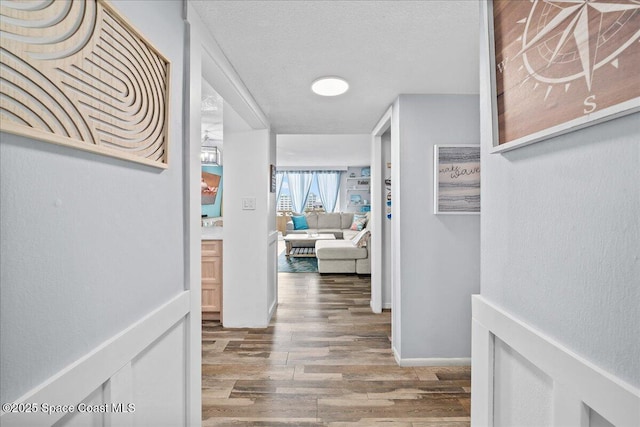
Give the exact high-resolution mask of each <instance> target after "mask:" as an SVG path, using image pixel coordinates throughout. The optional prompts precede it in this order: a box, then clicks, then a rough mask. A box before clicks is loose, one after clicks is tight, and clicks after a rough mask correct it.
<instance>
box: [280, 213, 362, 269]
mask: <svg viewBox="0 0 640 427" xmlns="http://www.w3.org/2000/svg"><path fill="white" fill-rule="evenodd" d="M353 215H354V213H353V212H340V213H325V212H320V213H316V212H310V213H307V214H305V216H306V218H307V225H308V226H309V228H308V229H306V230H295V229H294V227H293V222H292V221H291V220H289V221H288V222H287V227H286V232H285V233H284V235H287V234H306V233H307V232H311V233H321V234H329V233H332V234H333V235H334V236H335V237H336V240H318V241H317V242H311V243H307V242H300V243H299V244H300V245H301V246H304V245H314V244H315V248H316V257H317V258H318V272H320V273H357V274H371V265H370V262H369V250H368V248H367V247H358V246H357V245H356V244H355V243H354V242H353V240H352V239H353V238H354V237H356V236H357V235H358V233H360V231H359V230H351V224H352V223H353ZM369 217H370V214H369V213H367V221H368V219H369ZM365 228H366V227H365Z"/></svg>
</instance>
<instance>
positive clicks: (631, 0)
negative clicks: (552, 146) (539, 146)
mask: <svg viewBox="0 0 640 427" xmlns="http://www.w3.org/2000/svg"><path fill="white" fill-rule="evenodd" d="M492 7H493V10H492V13H491V14H490V17H489V19H490V21H489V22H491V21H492V24H493V25H492V26H491V25H490V32H492V34H493V39H494V48H495V64H493V66H494V67H495V68H494V70H493V73H494V75H495V88H494V89H495V93H494V97H495V98H494V103H495V104H496V109H497V111H496V116H497V117H496V120H497V128H498V129H497V130H498V138H497V141H496V145H498V144H512V145H513V144H516V143H527V142H535V141H537V140H542V139H545V138H548V137H551V136H555V135H558V134H561V133H565V132H569V131H572V130H575V129H578V128H581V127H584V126H587V125H591V124H595V123H599V122H601V121H603V120H607V119H611V118H615V117H618V116H621V115H624V114H629V113H632V112H635V111H638V110H640V77H639V73H638V70H639V69H640V3H638V1H635V0H589V1H587V0H576V1H563V0H544V1H543V0H532V1H509V0H493V2H492Z"/></svg>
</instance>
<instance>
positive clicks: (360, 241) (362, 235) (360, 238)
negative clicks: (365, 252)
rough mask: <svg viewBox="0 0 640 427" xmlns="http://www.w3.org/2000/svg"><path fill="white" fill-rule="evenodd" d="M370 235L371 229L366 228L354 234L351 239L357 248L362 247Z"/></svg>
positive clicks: (365, 244)
mask: <svg viewBox="0 0 640 427" xmlns="http://www.w3.org/2000/svg"><path fill="white" fill-rule="evenodd" d="M370 235H371V231H370V230H369V229H367V228H365V229H364V230H362V231H361V232H359V233H358V234H356V235H355V236H354V237H353V239H351V241H352V242H353V244H354V245H356V246H357V247H359V248H364V247H365V246H367V241H368V240H369V236H370Z"/></svg>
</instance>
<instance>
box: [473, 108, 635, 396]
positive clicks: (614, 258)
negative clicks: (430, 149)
mask: <svg viewBox="0 0 640 427" xmlns="http://www.w3.org/2000/svg"><path fill="white" fill-rule="evenodd" d="M488 146H489V144H488V142H487V141H485V144H484V147H483V148H484V154H483V156H484V160H483V166H482V167H483V178H484V181H483V189H486V191H483V194H482V197H483V206H482V209H483V219H484V221H483V224H482V234H483V236H484V238H483V242H482V253H483V260H482V295H483V296H485V297H486V298H487V299H489V300H491V301H494V302H496V303H497V304H499V305H500V306H502V307H504V308H505V309H507V310H509V311H510V312H512V313H513V314H515V315H517V316H518V317H520V318H522V319H523V320H524V321H526V322H527V323H529V324H531V325H533V326H534V327H536V328H538V329H540V330H541V331H544V332H546V333H548V334H549V335H551V336H552V337H554V338H556V339H558V341H560V342H561V343H564V344H566V345H567V346H568V347H569V348H571V349H573V350H574V351H576V352H577V353H578V354H581V355H584V356H586V357H587V358H588V359H589V360H591V361H593V362H594V363H595V364H596V365H598V366H601V367H602V368H604V369H605V370H606V371H609V372H611V373H613V374H615V375H616V376H618V377H620V378H622V379H624V380H626V381H628V382H630V383H631V384H634V385H636V386H639V385H640V359H639V358H638V357H634V355H636V356H637V355H638V354H640V340H638V339H637V337H638V336H640V304H638V301H640V287H639V286H638V280H639V278H640V259H639V257H638V256H639V254H640V219H639V218H640V216H639V212H640V167H639V166H640V115H638V114H636V115H634V116H630V117H625V118H621V119H617V120H615V121H611V122H608V123H605V124H602V125H598V126H595V127H591V128H587V129H584V130H582V131H578V132H574V133H571V134H569V135H564V136H561V137H558V138H554V139H552V140H549V141H547V142H542V143H538V144H535V145H532V146H529V147H524V148H521V149H518V150H515V151H511V152H507V153H504V154H487V147H488ZM498 216H499V218H498Z"/></svg>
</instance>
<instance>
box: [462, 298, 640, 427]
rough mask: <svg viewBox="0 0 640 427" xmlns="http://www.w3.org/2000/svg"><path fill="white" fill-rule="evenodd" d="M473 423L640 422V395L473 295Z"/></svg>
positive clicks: (582, 425)
mask: <svg viewBox="0 0 640 427" xmlns="http://www.w3.org/2000/svg"><path fill="white" fill-rule="evenodd" d="M472 322H473V337H472V339H473V355H472V357H473V362H472V371H471V372H472V378H471V386H472V399H473V400H472V402H473V403H472V406H471V423H472V425H473V426H523V427H524V426H542V425H544V426H554V427H563V426H579V427H588V426H608V425H615V426H618V427H635V426H638V425H640V390H638V389H637V388H635V387H633V386H631V385H629V384H627V383H625V382H624V381H622V380H620V379H619V378H616V377H614V376H613V375H611V374H609V373H607V372H605V371H603V370H602V369H600V368H599V367H597V366H596V365H594V364H592V363H590V362H589V361H587V360H585V359H583V358H581V357H580V356H578V355H576V354H574V353H573V352H571V351H570V350H568V349H567V348H566V347H564V346H562V345H561V344H560V343H558V342H556V341H554V340H553V339H551V338H549V337H548V336H546V335H544V334H543V333H541V332H539V331H537V330H535V329H534V328H532V327H530V326H529V325H527V324H526V323H525V322H523V321H521V320H520V319H518V318H516V317H514V316H513V315H512V314H510V313H508V312H506V311H504V310H503V309H501V308H499V307H497V306H495V305H494V304H492V303H491V302H489V301H488V300H486V299H485V298H483V297H482V296H479V295H476V296H474V297H473V319H472Z"/></svg>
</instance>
